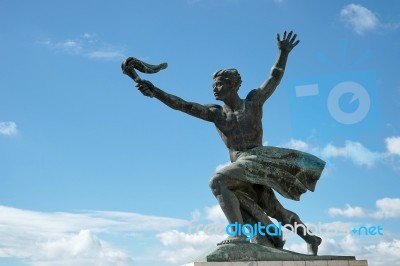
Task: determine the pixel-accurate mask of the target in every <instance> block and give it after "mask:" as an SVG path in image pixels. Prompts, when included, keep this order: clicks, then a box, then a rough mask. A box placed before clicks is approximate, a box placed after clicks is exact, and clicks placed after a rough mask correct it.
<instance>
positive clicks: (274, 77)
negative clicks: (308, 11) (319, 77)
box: [247, 31, 300, 104]
mask: <svg viewBox="0 0 400 266" xmlns="http://www.w3.org/2000/svg"><path fill="white" fill-rule="evenodd" d="M296 37H297V34H294V35H293V32H292V31H291V32H289V34H287V35H286V31H285V32H284V33H283V38H282V40H281V38H280V36H279V33H278V34H277V37H276V39H277V42H278V48H279V54H278V58H277V60H276V62H275V64H274V65H273V66H272V68H271V72H270V76H269V78H268V79H267V80H266V81H264V83H263V84H262V85H261V86H260V88H258V89H255V90H252V91H251V92H250V93H249V95H248V96H247V99H249V100H253V101H258V102H259V103H260V104H263V103H264V102H265V101H266V100H267V99H268V98H269V97H270V96H271V95H272V93H273V92H274V91H275V89H276V87H277V86H278V85H279V83H280V82H281V79H282V77H283V73H284V72H285V67H286V62H287V59H288V56H289V53H290V51H291V50H292V49H293V48H294V47H295V46H296V45H297V44H298V43H299V42H300V41H299V40H297V41H296Z"/></svg>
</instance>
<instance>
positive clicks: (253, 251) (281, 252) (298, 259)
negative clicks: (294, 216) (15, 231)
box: [184, 242, 368, 266]
mask: <svg viewBox="0 0 400 266" xmlns="http://www.w3.org/2000/svg"><path fill="white" fill-rule="evenodd" d="M367 265H368V262H367V261H366V260H356V259H355V257H354V256H331V255H323V256H313V255H305V254H300V253H296V252H292V251H289V250H285V249H276V248H271V247H266V246H262V245H258V244H253V243H248V242H245V243H230V244H224V245H220V246H216V247H214V248H212V249H211V250H209V251H207V252H206V253H205V254H204V255H202V256H200V257H198V258H197V259H195V260H194V262H191V263H189V264H186V265H184V266H367Z"/></svg>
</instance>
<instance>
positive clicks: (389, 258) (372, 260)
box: [285, 235, 400, 266]
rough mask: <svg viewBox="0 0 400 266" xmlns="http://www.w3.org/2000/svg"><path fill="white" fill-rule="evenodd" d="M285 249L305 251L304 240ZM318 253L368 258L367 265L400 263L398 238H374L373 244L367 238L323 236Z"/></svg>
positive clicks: (359, 258) (384, 265)
mask: <svg viewBox="0 0 400 266" xmlns="http://www.w3.org/2000/svg"><path fill="white" fill-rule="evenodd" d="M285 249H288V250H291V251H294V252H299V253H305V251H306V250H307V246H306V244H305V242H301V243H293V244H290V245H288V246H285ZM318 255H348V256H355V257H356V259H357V260H368V265H374V266H387V265H400V240H399V239H396V238H392V239H390V240H384V239H376V240H374V244H372V245H371V244H370V243H368V239H367V238H359V237H355V236H352V235H347V236H344V237H342V238H329V237H324V238H323V240H322V244H321V245H320V247H319V251H318Z"/></svg>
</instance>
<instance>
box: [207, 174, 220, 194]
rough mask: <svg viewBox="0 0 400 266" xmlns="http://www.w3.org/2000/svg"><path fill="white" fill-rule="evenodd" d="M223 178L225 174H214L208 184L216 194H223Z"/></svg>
mask: <svg viewBox="0 0 400 266" xmlns="http://www.w3.org/2000/svg"><path fill="white" fill-rule="evenodd" d="M223 179H224V176H223V175H220V174H216V175H215V176H213V177H212V178H211V179H210V182H209V183H208V185H209V186H210V188H211V191H212V192H213V194H214V195H218V194H221V185H222V181H223Z"/></svg>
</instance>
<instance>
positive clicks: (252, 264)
mask: <svg viewBox="0 0 400 266" xmlns="http://www.w3.org/2000/svg"><path fill="white" fill-rule="evenodd" d="M184 266H368V262H367V261H366V260H318V261H315V260H314V261H247V262H244V261H235V262H191V263H188V264H185V265H184Z"/></svg>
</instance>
